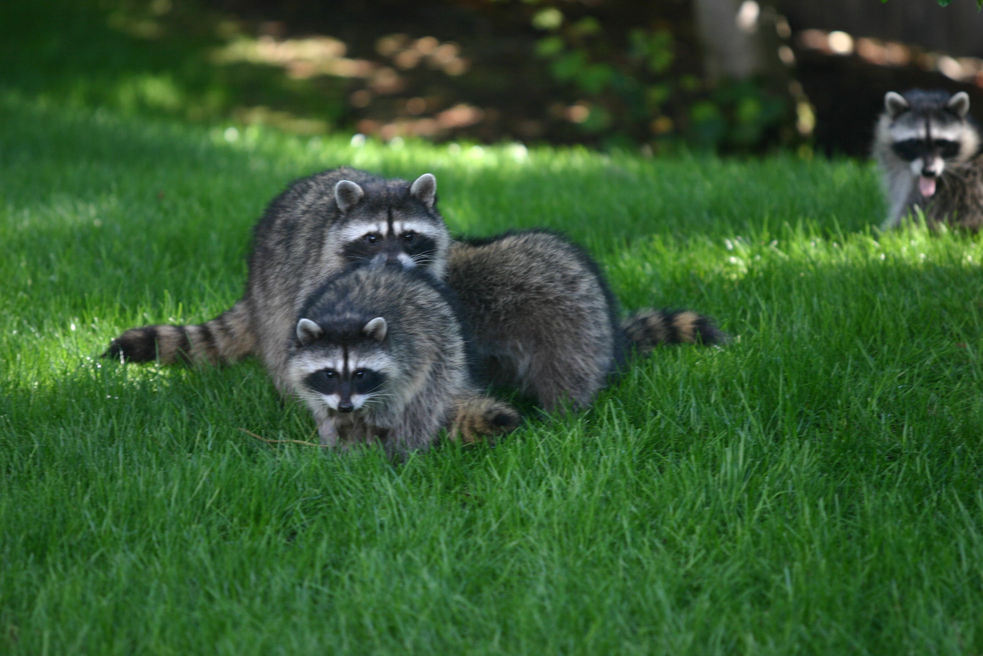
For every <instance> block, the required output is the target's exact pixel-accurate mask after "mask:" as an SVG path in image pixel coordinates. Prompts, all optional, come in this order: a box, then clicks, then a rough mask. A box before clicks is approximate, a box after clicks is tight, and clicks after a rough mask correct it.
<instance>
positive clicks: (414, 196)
mask: <svg viewBox="0 0 983 656" xmlns="http://www.w3.org/2000/svg"><path fill="white" fill-rule="evenodd" d="M436 184H437V183H436V179H435V178H434V177H433V175H431V174H429V173H425V174H423V175H421V176H420V177H419V178H417V179H416V180H415V181H414V182H413V183H412V184H410V183H408V182H406V181H404V180H398V179H386V178H380V177H378V176H375V175H372V174H370V173H367V172H365V171H359V170H356V169H348V168H341V169H333V170H330V171H325V172H323V173H319V174H316V175H312V176H310V177H307V178H303V179H300V180H297V181H296V182H294V183H293V184H291V185H290V186H289V187H288V188H287V189H286V191H284V192H283V193H281V194H280V195H279V196H277V197H276V198H275V199H274V200H273V201H272V202H271V203H270V205H269V207H268V208H267V209H266V213H265V214H264V216H263V218H262V219H261V220H260V222H259V223H258V224H257V225H256V227H255V228H254V231H253V244H252V250H251V252H250V255H249V277H248V280H247V282H246V292H245V294H244V295H243V297H242V299H241V300H239V301H238V302H237V303H236V304H235V305H233V306H232V308H230V309H229V310H227V311H225V312H223V313H222V314H221V315H219V316H218V317H216V318H215V319H212V320H210V321H207V322H205V323H203V324H198V325H185V326H167V325H157V326H144V327H142V328H133V329H131V330H128V331H126V332H125V333H123V334H122V335H120V336H119V337H118V338H116V339H115V340H113V342H112V344H110V347H109V349H108V350H107V351H106V352H105V353H104V354H103V355H104V356H105V357H112V358H123V359H124V360H127V361H131V362H146V361H150V360H154V359H155V358H157V359H159V360H160V361H161V362H164V363H172V362H179V361H185V362H208V363H213V364H214V363H225V362H234V361H236V360H239V359H241V358H243V357H245V356H246V355H250V354H254V355H257V356H259V358H260V359H261V360H262V362H263V364H264V365H265V366H266V369H267V371H269V373H270V375H271V376H272V377H273V380H274V383H275V384H276V386H277V387H278V388H279V389H280V390H281V391H284V390H285V389H286V385H285V380H284V373H285V372H284V367H285V365H286V359H287V344H288V340H289V338H290V336H291V335H292V334H293V330H294V324H295V323H296V321H297V313H298V312H299V311H300V309H301V307H302V304H303V303H304V302H305V300H306V299H307V298H308V297H309V296H310V294H311V293H312V292H313V291H314V290H315V289H317V288H318V287H320V286H321V285H322V284H323V283H324V282H325V281H326V280H327V279H329V278H330V277H332V276H333V275H334V274H337V273H339V272H341V271H343V270H344V269H345V268H346V267H348V266H350V265H354V264H362V263H367V262H370V261H373V260H375V259H381V260H386V261H392V262H398V263H400V264H401V265H403V266H404V267H413V266H421V267H424V268H426V269H428V270H429V271H431V272H432V273H433V274H434V275H435V276H437V277H438V278H439V277H440V276H442V275H443V272H444V264H445V262H446V255H445V253H446V251H447V246H448V243H449V241H450V238H449V237H448V235H447V229H446V227H445V225H444V221H443V218H442V217H441V216H440V214H439V213H438V212H437V209H436V189H437V187H436Z"/></svg>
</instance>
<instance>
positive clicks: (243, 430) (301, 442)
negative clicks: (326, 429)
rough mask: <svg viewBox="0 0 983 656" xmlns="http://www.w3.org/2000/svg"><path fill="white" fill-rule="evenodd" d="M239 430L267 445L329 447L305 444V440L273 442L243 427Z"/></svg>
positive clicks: (312, 443) (314, 443) (310, 443)
mask: <svg viewBox="0 0 983 656" xmlns="http://www.w3.org/2000/svg"><path fill="white" fill-rule="evenodd" d="M239 430H241V431H242V432H243V433H245V434H246V435H249V436H250V437H255V438H256V439H257V440H260V441H261V442H266V443H267V444H303V445H304V446H316V447H322V448H323V447H326V446H327V445H326V444H318V443H317V442H305V441H304V440H271V439H269V438H266V437H262V436H260V435H257V434H256V433H254V432H252V431H248V430H246V429H245V428H242V427H240V428H239Z"/></svg>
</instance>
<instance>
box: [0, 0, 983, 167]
mask: <svg viewBox="0 0 983 656" xmlns="http://www.w3.org/2000/svg"><path fill="white" fill-rule="evenodd" d="M981 34H983V15H981V14H980V13H979V12H978V9H977V7H976V3H975V2H973V1H972V0H955V1H954V2H952V3H951V5H950V6H948V7H941V6H939V3H938V2H937V0H890V2H887V3H885V2H882V1H881V0H826V1H824V2H806V1H803V0H774V1H771V2H768V1H765V0H759V1H755V0H661V1H659V2H646V3H640V2H634V1H632V0H434V1H431V2H425V3H403V2H394V1H391V0H382V1H377V2H360V1H355V0H335V1H332V2H321V3H316V2H302V1H300V0H286V1H281V2H269V1H266V0H116V1H109V0H41V1H40V2H29V1H26V0H7V1H6V2H4V3H0V36H2V38H0V71H2V73H0V93H2V94H4V95H6V96H8V97H10V96H22V97H25V98H30V99H34V100H38V101H42V102H48V103H52V104H56V105H80V106H90V107H91V106H101V107H107V108H110V109H112V110H113V111H119V112H124V113H135V114H140V115H166V116H174V117H179V118H182V119H187V120H192V121H203V122H222V121H235V122H238V123H263V124H272V125H276V126H278V127H280V128H283V129H285V130H288V131H292V132H298V133H305V134H317V133H324V132H331V131H345V132H348V133H353V134H355V133H360V134H364V135H367V136H369V137H377V138H380V139H383V140H390V139H394V138H397V137H398V138H406V137H422V138H427V139H431V140H434V141H444V140H450V139H462V140H468V141H478V142H497V141H503V140H518V141H522V142H529V143H538V142H548V143H555V144H569V143H580V144H587V145H590V146H596V147H629V148H642V149H643V150H645V151H651V152H666V151H672V150H674V149H679V148H686V149H691V150H711V151H716V152H722V153H760V152H768V151H771V150H774V149H779V148H781V149H789V148H799V149H816V150H818V151H820V152H825V153H839V154H848V155H861V154H863V153H865V152H866V149H867V145H868V142H869V138H870V128H871V125H872V123H873V121H874V118H875V116H876V114H877V112H878V111H879V108H880V103H881V98H882V97H883V93H884V92H885V91H886V90H889V89H903V88H907V87H911V86H927V87H944V88H947V89H950V90H953V91H955V90H957V89H964V90H966V91H969V92H970V94H971V96H972V98H973V101H974V105H977V106H979V105H983V93H981V91H983V59H981V58H983V38H980V36H979V35H981Z"/></svg>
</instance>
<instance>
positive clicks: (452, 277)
mask: <svg viewBox="0 0 983 656" xmlns="http://www.w3.org/2000/svg"><path fill="white" fill-rule="evenodd" d="M447 282H448V284H449V285H450V286H451V288H452V289H453V290H454V291H455V293H456V294H457V295H458V297H459V298H460V299H461V307H462V309H463V311H464V314H465V318H466V320H467V323H468V325H469V326H470V327H471V330H472V331H473V333H474V336H475V348H476V351H477V354H478V359H479V362H480V364H481V368H482V370H483V371H484V372H485V373H486V375H487V376H489V378H490V380H491V382H493V383H495V384H498V385H505V386H510V387H516V388H518V389H519V390H520V391H521V392H523V393H525V394H527V395H529V396H531V397H533V398H534V399H535V400H536V401H537V402H538V403H539V404H540V405H541V406H542V407H543V408H545V409H546V410H554V409H556V408H558V407H561V406H562V405H563V403H564V402H566V401H569V402H570V403H572V405H573V406H574V407H584V406H587V405H588V404H589V403H590V402H591V401H593V400H594V397H595V396H596V395H597V393H598V392H599V391H600V390H601V389H602V388H603V387H604V386H605V385H606V384H607V382H608V381H609V379H610V377H611V375H612V374H614V373H616V372H617V371H618V370H619V369H620V368H621V365H622V364H624V362H625V360H626V359H627V357H628V355H629V354H630V353H631V352H637V353H643V354H644V353H647V352H649V351H651V350H652V349H653V348H654V347H655V346H657V345H659V344H671V343H682V342H689V343H703V344H718V343H721V342H723V341H726V335H724V333H722V332H720V331H719V330H717V328H716V327H715V326H714V325H713V322H712V321H711V320H710V319H708V318H707V317H704V316H701V315H698V314H696V313H695V312H690V311H682V312H672V311H667V310H645V311H641V312H638V313H635V314H633V315H631V316H630V317H628V318H627V319H625V320H623V321H621V320H619V309H618V304H617V301H616V300H615V298H614V295H613V294H612V293H611V290H610V288H609V287H608V284H607V282H606V281H605V279H604V276H603V274H602V273H601V271H600V268H599V267H598V266H597V264H596V263H595V262H594V260H592V259H591V257H590V256H589V255H588V254H587V253H586V252H585V251H584V250H582V249H581V248H579V247H578V246H576V245H575V244H573V243H571V242H570V241H569V240H568V239H566V238H565V237H563V236H561V235H559V234H557V233H554V232H549V231H544V230H530V231H525V232H515V233H506V234H503V235H499V236H496V237H492V238H489V239H477V240H471V241H455V242H453V243H452V244H451V247H450V250H449V253H448V264H447Z"/></svg>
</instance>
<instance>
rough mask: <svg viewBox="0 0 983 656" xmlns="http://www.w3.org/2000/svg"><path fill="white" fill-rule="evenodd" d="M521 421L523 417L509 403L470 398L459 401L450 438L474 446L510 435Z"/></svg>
mask: <svg viewBox="0 0 983 656" xmlns="http://www.w3.org/2000/svg"><path fill="white" fill-rule="evenodd" d="M521 421H522V417H521V415H519V413H518V411H517V410H516V409H515V408H513V407H512V406H511V405H509V404H508V403H504V402H502V401H499V400H498V399H493V398H491V397H488V396H477V397H470V398H466V399H462V400H460V401H458V403H457V408H456V412H455V415H454V420H453V422H452V423H451V428H450V437H451V439H452V440H460V441H461V442H464V443H465V444H473V443H475V442H479V441H481V440H482V438H488V437H492V436H496V435H503V434H505V433H510V432H512V431H513V430H515V429H516V428H517V427H518V426H519V423H520V422H521Z"/></svg>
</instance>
